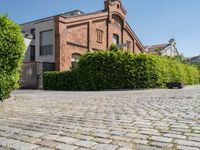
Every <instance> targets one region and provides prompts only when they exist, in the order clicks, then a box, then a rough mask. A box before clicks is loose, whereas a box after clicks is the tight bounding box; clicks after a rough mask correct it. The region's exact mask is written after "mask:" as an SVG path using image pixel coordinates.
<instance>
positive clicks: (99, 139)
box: [92, 138, 112, 144]
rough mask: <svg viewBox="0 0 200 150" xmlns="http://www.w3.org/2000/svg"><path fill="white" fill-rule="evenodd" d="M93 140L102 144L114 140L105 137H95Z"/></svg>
mask: <svg viewBox="0 0 200 150" xmlns="http://www.w3.org/2000/svg"><path fill="white" fill-rule="evenodd" d="M92 141H94V142H97V143H102V144H110V143H111V142H112V140H110V139H104V138H93V139H92Z"/></svg>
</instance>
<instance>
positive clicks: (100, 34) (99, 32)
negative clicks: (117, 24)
mask: <svg viewBox="0 0 200 150" xmlns="http://www.w3.org/2000/svg"><path fill="white" fill-rule="evenodd" d="M96 32H97V42H98V43H103V31H102V30H100V29H97V30H96Z"/></svg>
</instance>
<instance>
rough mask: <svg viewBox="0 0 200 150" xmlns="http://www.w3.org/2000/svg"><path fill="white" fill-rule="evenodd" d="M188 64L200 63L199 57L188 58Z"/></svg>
mask: <svg viewBox="0 0 200 150" xmlns="http://www.w3.org/2000/svg"><path fill="white" fill-rule="evenodd" d="M189 61H190V62H200V55H198V56H194V57H191V58H189Z"/></svg>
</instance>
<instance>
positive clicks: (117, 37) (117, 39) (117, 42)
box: [112, 34, 119, 45]
mask: <svg viewBox="0 0 200 150" xmlns="http://www.w3.org/2000/svg"><path fill="white" fill-rule="evenodd" d="M114 37H116V39H115V40H116V43H114ZM112 40H113V41H112V42H113V44H115V45H119V35H118V34H113V37H112Z"/></svg>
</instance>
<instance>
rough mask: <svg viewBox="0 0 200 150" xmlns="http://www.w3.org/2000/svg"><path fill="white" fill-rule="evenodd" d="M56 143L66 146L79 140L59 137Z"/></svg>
mask: <svg viewBox="0 0 200 150" xmlns="http://www.w3.org/2000/svg"><path fill="white" fill-rule="evenodd" d="M56 141H59V142H64V143H67V144H73V143H75V142H77V141H79V139H75V138H71V137H59V138H57V139H56Z"/></svg>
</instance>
